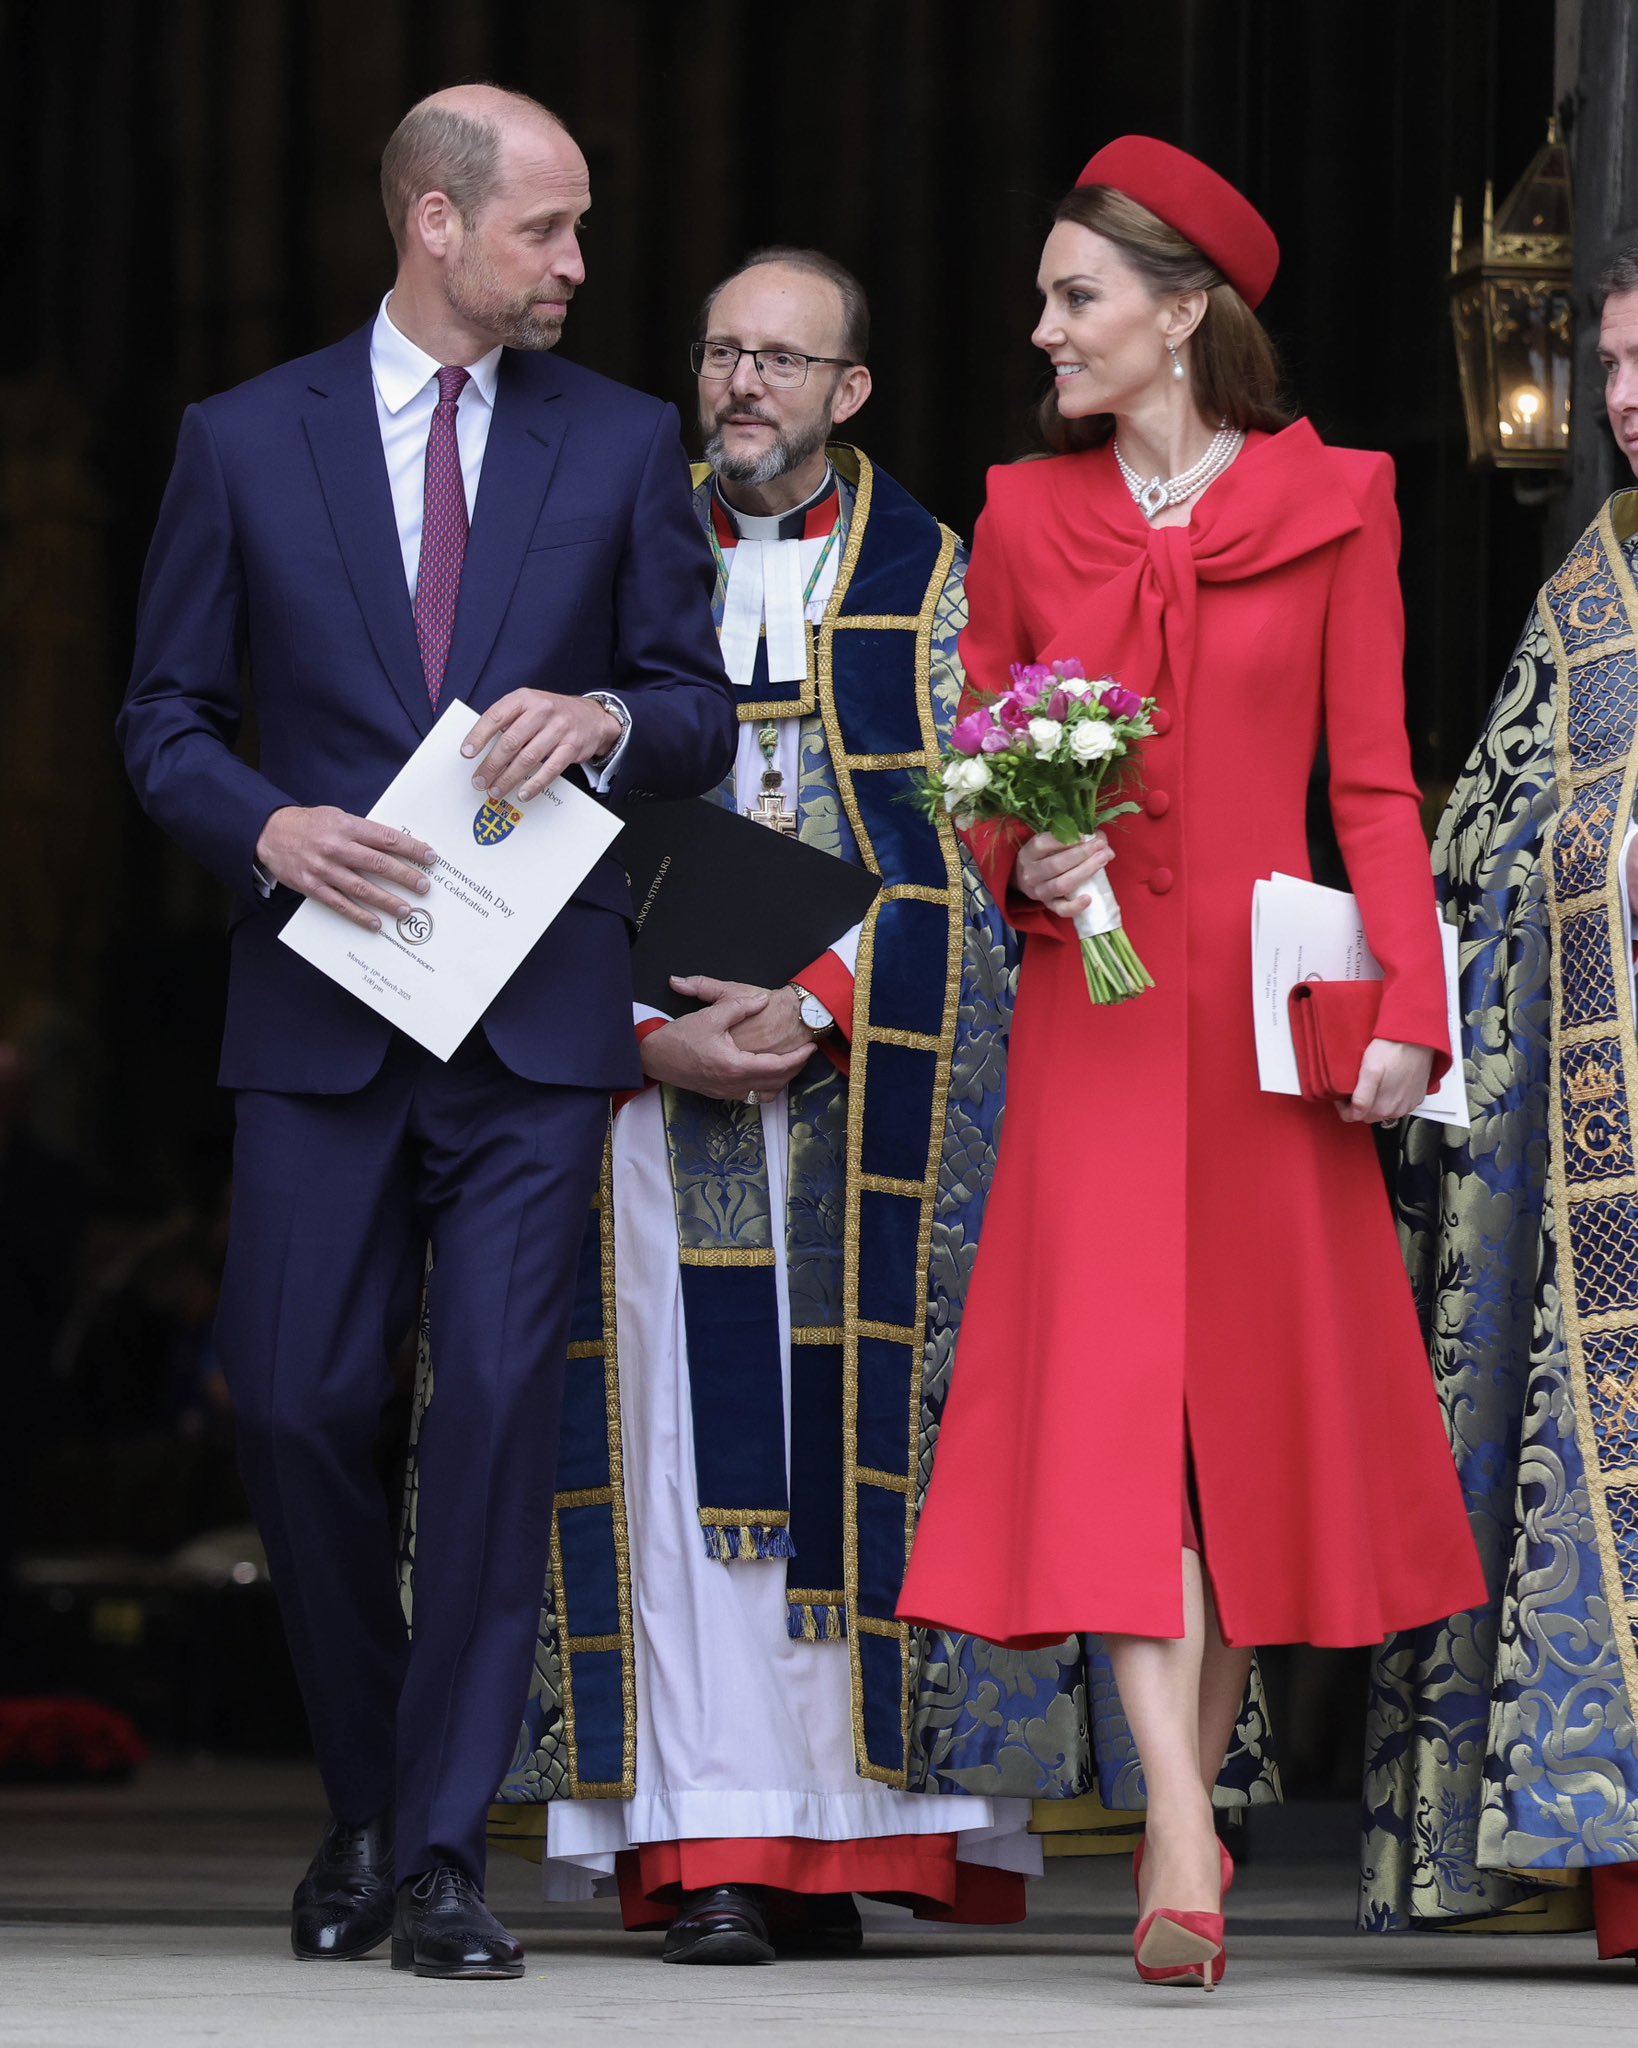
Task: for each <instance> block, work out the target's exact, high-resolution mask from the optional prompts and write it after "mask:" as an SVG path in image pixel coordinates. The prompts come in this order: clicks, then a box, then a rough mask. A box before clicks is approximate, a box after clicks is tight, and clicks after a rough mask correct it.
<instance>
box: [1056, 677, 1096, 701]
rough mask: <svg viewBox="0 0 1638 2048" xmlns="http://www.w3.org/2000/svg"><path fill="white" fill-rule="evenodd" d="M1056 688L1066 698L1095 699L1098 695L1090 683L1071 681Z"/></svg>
mask: <svg viewBox="0 0 1638 2048" xmlns="http://www.w3.org/2000/svg"><path fill="white" fill-rule="evenodd" d="M1058 688H1059V689H1060V690H1062V691H1063V693H1064V695H1065V696H1066V697H1076V698H1082V699H1084V698H1087V697H1095V696H1096V695H1097V694H1098V692H1097V691H1096V690H1095V689H1094V688H1093V687H1092V685H1091V684H1090V683H1088V682H1085V681H1080V682H1077V681H1075V680H1073V679H1071V680H1070V681H1069V682H1067V683H1060V684H1059V685H1058Z"/></svg>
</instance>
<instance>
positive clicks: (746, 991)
mask: <svg viewBox="0 0 1638 2048" xmlns="http://www.w3.org/2000/svg"><path fill="white" fill-rule="evenodd" d="M671 986H672V987H673V988H674V989H676V990H677V991H678V993H679V994H680V995H685V996H695V997H697V998H698V999H699V1001H700V1002H702V1003H720V1002H722V1001H724V1000H726V999H729V998H733V997H738V998H740V999H741V1000H743V999H745V998H748V997H750V996H764V997H766V999H767V1000H766V1003H765V1006H764V1007H763V1008H762V1009H760V1010H757V1011H755V1012H753V1013H752V1015H750V1016H749V1017H747V1018H746V1020H745V1022H744V1023H743V1024H741V1025H740V1026H739V1028H738V1029H737V1030H736V1031H735V1033H734V1043H735V1045H737V1046H738V1047H739V1049H740V1051H741V1052H771V1053H795V1052H800V1053H802V1054H803V1056H804V1057H806V1055H807V1054H808V1053H810V1052H812V1050H813V1048H814V1046H815V1045H816V1044H817V1043H818V1040H817V1038H816V1037H815V1035H814V1033H813V1032H812V1031H810V1030H809V1029H808V1027H807V1025H806V1024H804V1023H803V1022H802V998H801V997H800V996H799V995H798V994H797V993H796V991H795V989H794V988H792V987H791V986H790V985H789V984H788V983H787V984H786V986H785V987H784V988H756V987H754V986H753V985H752V984H751V983H750V982H748V981H713V980H712V978H711V976H710V975H709V974H674V975H672V977H671Z"/></svg>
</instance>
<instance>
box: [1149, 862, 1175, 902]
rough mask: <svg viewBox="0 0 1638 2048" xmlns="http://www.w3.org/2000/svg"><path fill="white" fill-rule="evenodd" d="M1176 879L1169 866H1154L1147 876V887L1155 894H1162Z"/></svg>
mask: <svg viewBox="0 0 1638 2048" xmlns="http://www.w3.org/2000/svg"><path fill="white" fill-rule="evenodd" d="M1176 880H1177V877H1176V875H1174V874H1173V873H1172V871H1171V869H1170V868H1156V869H1155V871H1154V873H1153V874H1152V875H1151V876H1150V877H1149V887H1150V889H1151V890H1152V891H1153V893H1154V894H1155V895H1156V896H1164V895H1166V894H1167V893H1168V891H1169V890H1170V889H1171V886H1172V884H1173V883H1174V882H1175V881H1176Z"/></svg>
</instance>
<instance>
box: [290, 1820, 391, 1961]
mask: <svg viewBox="0 0 1638 2048" xmlns="http://www.w3.org/2000/svg"><path fill="white" fill-rule="evenodd" d="M391 1932H392V1822H391V1820H390V1819H389V1818H388V1816H387V1815H386V1814H380V1815H378V1816H377V1817H376V1818H375V1819H374V1820H367V1821H365V1822H364V1824H363V1825H362V1826H361V1827H346V1826H344V1825H343V1824H342V1823H341V1822H340V1821H339V1820H333V1821H331V1823H330V1825H329V1826H328V1827H327V1828H326V1829H325V1831H324V1839H323V1841H322V1842H320V1843H319V1845H318V1853H317V1854H316V1855H315V1856H314V1858H313V1860H312V1862H311V1863H309V1864H308V1866H307V1875H306V1876H305V1877H304V1878H303V1879H302V1881H301V1883H300V1884H299V1885H297V1887H296V1891H295V1896H294V1897H293V1898H292V1899H291V1901H290V1946H291V1948H292V1950H293V1951H294V1952H295V1955H296V1957H297V1959H298V1960H299V1961H301V1962H304V1963H321V1962H331V1963H346V1962H353V1961H355V1960H356V1959H357V1958H358V1957H359V1956H367V1955H368V1954H369V1953H370V1951H371V1949H376V1948H379V1947H380V1946H381V1944H382V1942H384V1941H385V1940H386V1938H387V1936H388V1935H389V1934H391Z"/></svg>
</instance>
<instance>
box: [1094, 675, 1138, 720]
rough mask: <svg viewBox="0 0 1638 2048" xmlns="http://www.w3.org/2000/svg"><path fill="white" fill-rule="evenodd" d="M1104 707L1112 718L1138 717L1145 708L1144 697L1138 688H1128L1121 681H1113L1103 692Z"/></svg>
mask: <svg viewBox="0 0 1638 2048" xmlns="http://www.w3.org/2000/svg"><path fill="white" fill-rule="evenodd" d="M1103 708H1104V709H1105V710H1106V711H1107V712H1108V713H1109V716H1110V717H1111V718H1136V717H1137V715H1138V713H1139V712H1140V711H1141V710H1142V709H1143V699H1142V698H1141V697H1140V696H1139V695H1138V693H1137V692H1136V690H1128V689H1126V688H1125V687H1124V686H1123V685H1122V684H1120V683H1111V684H1110V686H1109V688H1108V689H1107V690H1105V691H1104V693H1103Z"/></svg>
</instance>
